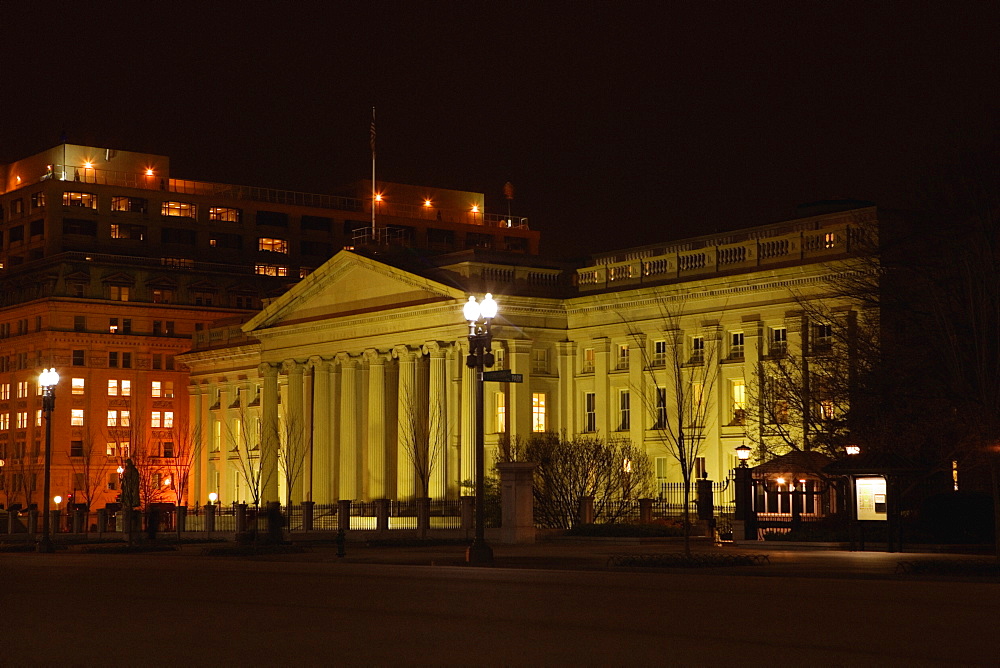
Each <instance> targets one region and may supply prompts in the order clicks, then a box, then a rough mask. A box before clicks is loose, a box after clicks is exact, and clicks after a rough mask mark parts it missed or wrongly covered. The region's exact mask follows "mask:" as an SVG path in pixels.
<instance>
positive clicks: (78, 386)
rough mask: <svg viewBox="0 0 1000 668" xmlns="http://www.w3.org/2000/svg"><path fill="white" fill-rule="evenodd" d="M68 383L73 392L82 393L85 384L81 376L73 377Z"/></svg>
mask: <svg viewBox="0 0 1000 668" xmlns="http://www.w3.org/2000/svg"><path fill="white" fill-rule="evenodd" d="M70 384H71V386H72V388H73V391H72V393H73V394H83V393H84V386H85V385H86V381H85V380H84V379H83V378H74V379H73V380H72V381H70Z"/></svg>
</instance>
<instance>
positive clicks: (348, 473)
mask: <svg viewBox="0 0 1000 668" xmlns="http://www.w3.org/2000/svg"><path fill="white" fill-rule="evenodd" d="M337 360H338V361H339V362H340V497H341V499H340V500H342V501H353V500H355V499H357V498H358V447H359V446H360V443H359V442H358V418H359V415H358V394H357V393H358V362H357V360H355V359H352V358H351V357H350V355H348V354H347V353H340V354H338V355H337Z"/></svg>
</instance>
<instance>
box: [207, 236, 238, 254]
mask: <svg viewBox="0 0 1000 668" xmlns="http://www.w3.org/2000/svg"><path fill="white" fill-rule="evenodd" d="M208 245H209V246H211V247H212V248H228V249H230V250H242V249H243V237H241V236H240V235H238V234H225V233H222V232H219V233H216V234H213V235H212V237H211V238H210V239H209V240H208Z"/></svg>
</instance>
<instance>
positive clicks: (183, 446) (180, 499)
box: [161, 421, 203, 506]
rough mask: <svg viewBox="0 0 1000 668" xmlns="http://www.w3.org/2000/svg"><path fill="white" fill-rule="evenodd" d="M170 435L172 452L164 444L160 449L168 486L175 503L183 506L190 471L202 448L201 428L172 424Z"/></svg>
mask: <svg viewBox="0 0 1000 668" xmlns="http://www.w3.org/2000/svg"><path fill="white" fill-rule="evenodd" d="M171 435H172V437H173V441H171V443H172V451H171V452H168V451H167V450H166V446H165V445H164V444H161V448H162V449H163V451H164V452H163V455H164V459H165V461H166V462H167V471H168V472H169V475H170V480H171V485H170V486H171V487H172V488H173V490H174V496H175V500H176V503H177V505H178V506H183V505H185V504H186V503H187V502H188V498H187V496H188V488H189V487H190V482H191V471H192V470H193V469H194V466H195V463H196V462H197V461H198V456H199V455H200V454H201V449H202V447H203V442H202V438H201V426H200V425H197V426H195V427H194V428H191V427H190V426H189V425H188V424H187V423H186V421H184V422H179V423H174V428H173V430H172V434H171ZM168 455H173V456H172V457H170V456H168Z"/></svg>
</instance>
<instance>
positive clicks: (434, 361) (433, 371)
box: [424, 341, 448, 499]
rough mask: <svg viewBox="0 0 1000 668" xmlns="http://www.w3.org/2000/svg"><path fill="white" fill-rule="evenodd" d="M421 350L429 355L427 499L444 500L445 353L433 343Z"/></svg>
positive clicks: (445, 444) (446, 392)
mask: <svg viewBox="0 0 1000 668" xmlns="http://www.w3.org/2000/svg"><path fill="white" fill-rule="evenodd" d="M424 350H425V351H426V352H427V354H429V355H430V360H431V368H430V380H429V382H428V386H429V398H428V413H429V414H428V434H429V435H430V439H429V441H430V443H429V445H430V453H429V454H430V474H431V479H430V487H429V489H428V496H430V497H431V498H434V499H444V498H445V497H446V496H447V492H448V459H447V454H448V413H447V408H448V385H447V383H448V378H447V368H446V362H447V358H446V351H445V349H444V348H443V347H442V346H441V344H440V343H438V342H437V341H429V342H428V343H426V344H425V345H424Z"/></svg>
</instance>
